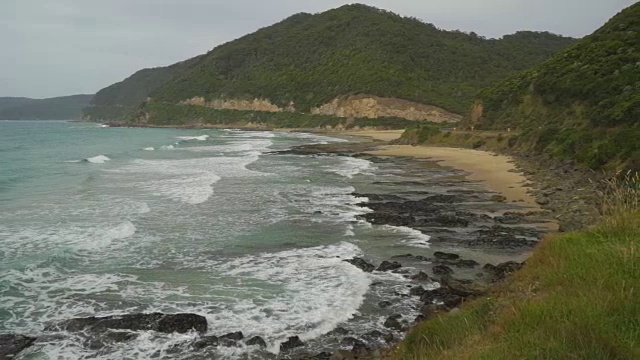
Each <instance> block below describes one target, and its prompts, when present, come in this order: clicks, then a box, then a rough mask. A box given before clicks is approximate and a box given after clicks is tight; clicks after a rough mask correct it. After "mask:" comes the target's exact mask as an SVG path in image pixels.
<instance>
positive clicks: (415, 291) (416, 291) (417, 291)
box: [409, 286, 427, 296]
mask: <svg viewBox="0 0 640 360" xmlns="http://www.w3.org/2000/svg"><path fill="white" fill-rule="evenodd" d="M426 291H427V290H425V289H424V288H423V287H422V286H414V287H412V288H411V290H409V295H411V296H422V294H424V293H425V292H426Z"/></svg>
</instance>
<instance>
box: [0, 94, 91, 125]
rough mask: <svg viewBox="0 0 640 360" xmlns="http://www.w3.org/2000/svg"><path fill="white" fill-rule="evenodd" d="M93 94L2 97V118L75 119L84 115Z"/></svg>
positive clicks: (0, 103) (0, 113) (0, 100)
mask: <svg viewBox="0 0 640 360" xmlns="http://www.w3.org/2000/svg"><path fill="white" fill-rule="evenodd" d="M92 98H93V95H72V96H62V97H55V98H49V99H30V98H23V97H22V98H17V97H2V98H0V120H73V119H80V118H81V117H82V109H83V108H84V107H86V106H87V105H88V104H89V102H90V101H91V99H92Z"/></svg>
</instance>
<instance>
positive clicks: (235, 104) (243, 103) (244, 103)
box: [180, 96, 295, 112]
mask: <svg viewBox="0 0 640 360" xmlns="http://www.w3.org/2000/svg"><path fill="white" fill-rule="evenodd" d="M180 103H181V104H184V105H196V106H206V107H210V108H214V109H226V110H244V111H267V112H281V111H295V108H294V107H293V104H290V105H289V106H288V107H287V108H286V109H283V108H281V107H278V106H277V105H274V104H272V103H271V101H269V100H268V99H257V98H256V99H252V100H246V99H213V100H211V101H206V99H205V98H203V97H200V96H196V97H194V98H191V99H188V100H184V101H182V102H180Z"/></svg>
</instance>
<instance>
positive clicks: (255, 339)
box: [246, 336, 267, 348]
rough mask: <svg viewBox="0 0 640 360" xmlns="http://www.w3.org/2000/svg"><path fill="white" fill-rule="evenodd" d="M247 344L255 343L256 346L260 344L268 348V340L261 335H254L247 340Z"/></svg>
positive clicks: (252, 344)
mask: <svg viewBox="0 0 640 360" xmlns="http://www.w3.org/2000/svg"><path fill="white" fill-rule="evenodd" d="M246 344H247V345H248V346H254V345H256V346H259V347H261V348H266V347H267V342H266V341H264V339H263V338H261V337H260V336H254V337H252V338H251V339H249V340H248V341H247V342H246Z"/></svg>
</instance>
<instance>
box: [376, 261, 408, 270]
mask: <svg viewBox="0 0 640 360" xmlns="http://www.w3.org/2000/svg"><path fill="white" fill-rule="evenodd" d="M401 267H402V264H400V263H399V262H397V261H394V262H389V261H383V262H382V264H380V266H378V268H377V269H376V271H391V270H396V269H399V268H401Z"/></svg>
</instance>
